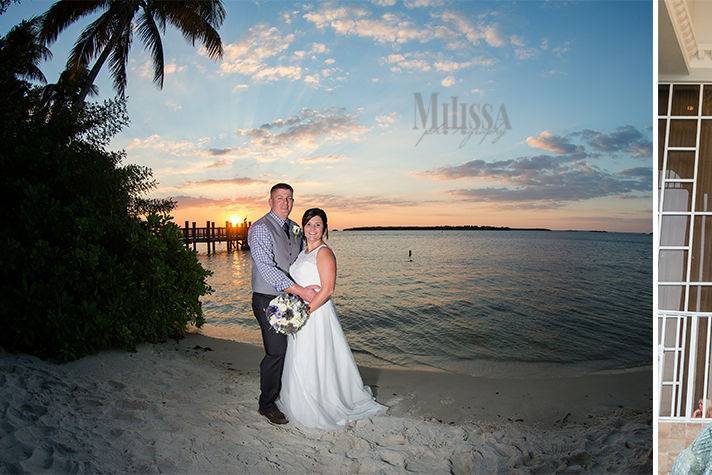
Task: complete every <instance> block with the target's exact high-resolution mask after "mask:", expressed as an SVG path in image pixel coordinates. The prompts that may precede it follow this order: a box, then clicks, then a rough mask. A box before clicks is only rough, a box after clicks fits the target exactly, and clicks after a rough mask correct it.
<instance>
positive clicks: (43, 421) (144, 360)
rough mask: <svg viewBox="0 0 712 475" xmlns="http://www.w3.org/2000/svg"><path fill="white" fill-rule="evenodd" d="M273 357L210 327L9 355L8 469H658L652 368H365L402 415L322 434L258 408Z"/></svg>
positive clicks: (2, 365) (3, 455)
mask: <svg viewBox="0 0 712 475" xmlns="http://www.w3.org/2000/svg"><path fill="white" fill-rule="evenodd" d="M261 357H262V351H261V349H260V348H258V347H255V346H253V345H249V344H244V343H237V342H234V341H229V340H221V339H217V338H211V337H207V336H204V335H199V334H189V335H188V336H186V338H184V339H181V340H178V341H175V340H170V341H168V342H165V343H161V344H143V345H140V346H139V347H138V349H137V351H136V352H124V351H105V352H101V353H99V354H96V355H92V356H88V357H85V358H82V359H80V360H77V361H74V362H70V363H66V364H55V363H50V362H46V361H42V360H39V359H38V358H35V357H31V356H27V355H15V354H8V353H1V354H0V380H1V382H2V384H1V385H0V401H3V403H2V404H3V411H4V417H3V420H2V423H1V424H0V471H2V472H18V471H29V472H38V471H52V472H75V471H82V472H109V473H113V472H159V471H160V472H172V473H173V472H175V473H197V472H203V473H226V472H229V473H273V472H277V471H288V472H300V473H304V472H317V473H324V472H328V473H334V472H335V471H336V472H338V473H358V472H367V473H372V472H382V473H400V472H405V471H422V472H427V473H483V472H486V473H490V472H508V473H511V472H514V473H530V472H553V471H557V470H566V471H569V472H576V471H587V470H599V471H605V470H613V471H617V472H626V473H649V472H650V471H651V470H652V465H651V464H652V459H651V454H652V452H651V445H652V426H651V422H650V403H649V401H647V400H646V397H645V396H646V395H647V393H645V391H646V389H645V388H646V387H647V386H646V385H647V383H645V382H644V380H647V381H648V382H649V381H650V378H649V377H648V376H646V375H645V374H644V372H641V373H640V374H638V373H636V374H634V376H632V377H631V376H630V375H597V376H586V377H583V378H580V380H578V381H576V380H574V378H570V379H563V380H562V379H558V380H539V381H531V382H529V384H522V382H521V380H519V381H516V380H486V379H485V378H473V379H467V378H466V377H462V376H461V375H453V374H447V373H435V372H419V371H411V370H383V369H374V368H367V367H361V368H360V370H361V374H362V376H363V379H364V382H365V384H371V385H374V387H375V389H376V393H377V398H378V399H379V401H381V402H383V403H385V404H386V405H389V406H390V409H389V414H388V415H387V416H385V417H376V418H373V419H370V420H362V421H358V422H357V423H355V424H354V425H353V426H352V427H350V428H348V429H346V430H344V431H338V432H320V431H313V432H310V431H302V430H299V429H298V428H296V427H295V426H294V425H293V424H287V425H286V426H279V427H278V426H273V425H271V424H269V423H268V421H267V420H266V419H265V418H263V417H261V416H260V415H258V414H257V411H256V408H257V398H258V395H259V369H258V368H259V366H258V363H259V360H260V359H261ZM512 381H514V382H512ZM624 383H625V384H624ZM497 393H499V394H497ZM619 406H621V407H619ZM483 408H484V410H483ZM498 416H499V417H498ZM334 467H338V468H336V469H335V468H334Z"/></svg>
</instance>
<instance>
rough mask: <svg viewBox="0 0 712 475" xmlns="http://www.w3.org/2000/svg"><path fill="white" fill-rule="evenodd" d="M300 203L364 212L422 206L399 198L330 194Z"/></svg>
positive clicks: (304, 199) (306, 197)
mask: <svg viewBox="0 0 712 475" xmlns="http://www.w3.org/2000/svg"><path fill="white" fill-rule="evenodd" d="M300 201H303V202H305V203H309V206H313V207H318V208H324V209H326V210H327V211H328V210H329V209H330V208H342V209H350V210H354V211H356V210H357V211H363V210H370V209H373V208H383V207H386V206H398V207H401V206H405V207H410V206H417V205H420V204H422V203H421V202H417V201H412V200H407V199H399V198H386V197H383V196H340V195H330V194H310V195H305V196H304V198H300Z"/></svg>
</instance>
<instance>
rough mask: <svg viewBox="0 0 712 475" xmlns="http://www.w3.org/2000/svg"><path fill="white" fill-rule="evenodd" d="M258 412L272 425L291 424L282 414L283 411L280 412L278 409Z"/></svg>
mask: <svg viewBox="0 0 712 475" xmlns="http://www.w3.org/2000/svg"><path fill="white" fill-rule="evenodd" d="M257 412H259V413H260V414H261V415H263V416H265V417H266V418H267V420H269V421H270V422H271V423H272V424H286V423H288V422H289V421H288V420H287V418H286V417H285V415H284V414H282V411H280V410H279V409H277V408H276V407H270V408H268V409H264V410H263V409H260V410H259V411H257Z"/></svg>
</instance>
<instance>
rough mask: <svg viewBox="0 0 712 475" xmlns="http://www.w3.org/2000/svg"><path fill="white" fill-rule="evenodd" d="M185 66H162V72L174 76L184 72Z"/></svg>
mask: <svg viewBox="0 0 712 475" xmlns="http://www.w3.org/2000/svg"><path fill="white" fill-rule="evenodd" d="M185 69H186V67H185V66H179V65H177V64H176V63H168V64H166V65H164V66H163V72H164V73H165V74H176V73H181V72H183V71H185Z"/></svg>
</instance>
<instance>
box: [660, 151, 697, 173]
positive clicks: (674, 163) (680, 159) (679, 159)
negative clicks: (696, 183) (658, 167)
mask: <svg viewBox="0 0 712 475" xmlns="http://www.w3.org/2000/svg"><path fill="white" fill-rule="evenodd" d="M694 175H695V152H680V151H677V152H675V151H672V152H668V161H667V175H666V178H694Z"/></svg>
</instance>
